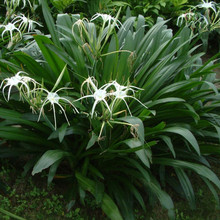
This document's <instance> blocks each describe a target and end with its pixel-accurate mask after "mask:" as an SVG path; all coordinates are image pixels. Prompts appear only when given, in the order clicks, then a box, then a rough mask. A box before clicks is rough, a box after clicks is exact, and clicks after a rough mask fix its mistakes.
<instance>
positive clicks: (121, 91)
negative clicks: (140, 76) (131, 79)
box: [110, 81, 147, 116]
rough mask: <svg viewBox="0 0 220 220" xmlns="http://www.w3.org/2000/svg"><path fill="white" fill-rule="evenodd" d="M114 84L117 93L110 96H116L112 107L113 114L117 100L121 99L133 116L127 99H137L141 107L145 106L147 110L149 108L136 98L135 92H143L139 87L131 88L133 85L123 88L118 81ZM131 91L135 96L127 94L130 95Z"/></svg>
mask: <svg viewBox="0 0 220 220" xmlns="http://www.w3.org/2000/svg"><path fill="white" fill-rule="evenodd" d="M112 84H113V85H114V87H115V91H114V92H111V93H110V95H113V96H115V99H114V100H113V103H112V105H111V112H112V111H113V107H114V105H115V102H116V100H117V99H121V100H123V101H124V103H125V105H126V107H127V109H128V111H129V114H130V115H131V116H132V114H131V110H130V108H129V106H128V104H127V102H126V100H125V98H132V99H135V100H136V101H138V102H139V103H140V104H141V105H143V106H144V107H145V108H147V106H146V105H144V104H143V103H142V102H141V101H140V100H138V99H137V98H135V97H134V94H135V92H136V91H135V90H142V89H140V88H138V87H135V86H131V85H128V86H122V85H120V84H119V83H117V82H116V81H114V82H113V83H112ZM129 91H130V92H132V93H133V96H131V95H127V93H128V92H129Z"/></svg>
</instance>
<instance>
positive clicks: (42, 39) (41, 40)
mask: <svg viewBox="0 0 220 220" xmlns="http://www.w3.org/2000/svg"><path fill="white" fill-rule="evenodd" d="M34 39H35V40H36V42H37V44H38V46H39V47H40V49H41V52H42V54H43V56H44V58H45V60H46V61H47V62H48V64H49V66H50V68H51V70H52V72H51V73H49V74H50V77H51V79H53V80H57V79H58V78H59V76H60V73H61V72H62V71H63V69H64V67H65V65H66V64H65V62H64V61H63V60H61V59H60V57H59V56H58V55H57V54H55V53H54V52H53V51H51V50H50V49H49V48H48V47H46V46H45V45H47V44H49V45H50V44H52V45H53V42H52V41H51V40H50V39H49V38H47V37H46V36H43V35H36V36H34ZM45 74H46V73H45ZM69 81H70V77H69V73H68V71H67V69H65V71H64V73H63V81H62V82H65V83H66V82H69Z"/></svg>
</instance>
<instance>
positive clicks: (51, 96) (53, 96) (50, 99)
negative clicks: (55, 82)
mask: <svg viewBox="0 0 220 220" xmlns="http://www.w3.org/2000/svg"><path fill="white" fill-rule="evenodd" d="M63 89H70V88H65V87H64V88H60V89H58V90H57V91H55V92H49V91H48V90H46V89H43V88H39V90H43V91H45V92H46V93H47V97H46V98H45V100H44V101H43V104H42V106H41V108H40V113H39V117H38V121H39V120H40V118H41V114H42V112H43V109H44V106H45V105H47V104H49V103H50V104H51V106H52V109H53V117H54V127H55V130H56V129H57V120H56V111H55V104H56V105H58V106H59V107H60V109H61V111H62V112H63V114H64V116H65V118H66V121H67V123H68V125H70V123H69V120H68V118H67V115H66V112H65V110H64V108H63V106H62V105H61V104H60V100H63V101H65V102H67V103H69V104H70V105H71V106H72V107H73V111H74V112H77V113H79V112H78V110H77V108H76V107H75V106H74V105H73V104H72V103H71V102H70V101H69V100H68V99H67V98H64V97H61V96H59V95H58V94H57V93H58V92H59V91H60V90H63Z"/></svg>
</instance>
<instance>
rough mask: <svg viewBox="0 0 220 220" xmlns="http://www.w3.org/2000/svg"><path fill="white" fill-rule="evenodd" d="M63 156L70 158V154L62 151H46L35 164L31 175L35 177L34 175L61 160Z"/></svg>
mask: <svg viewBox="0 0 220 220" xmlns="http://www.w3.org/2000/svg"><path fill="white" fill-rule="evenodd" d="M65 156H70V154H69V153H67V152H65V151H62V150H48V151H46V152H45V153H44V154H43V155H42V157H41V158H40V159H39V160H38V161H37V163H36V164H35V166H34V168H33V171H32V175H35V174H36V173H40V172H41V171H42V170H44V169H46V168H48V167H49V166H51V165H53V164H54V163H55V162H57V161H59V160H61V159H63V158H64V157H65Z"/></svg>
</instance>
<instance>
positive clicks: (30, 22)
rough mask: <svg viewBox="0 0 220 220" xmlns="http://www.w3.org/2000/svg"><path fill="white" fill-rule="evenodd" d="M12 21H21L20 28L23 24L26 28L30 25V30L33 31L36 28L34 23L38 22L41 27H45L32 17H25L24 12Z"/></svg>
mask: <svg viewBox="0 0 220 220" xmlns="http://www.w3.org/2000/svg"><path fill="white" fill-rule="evenodd" d="M12 22H14V23H13V24H14V25H15V24H17V23H18V22H21V23H20V24H19V27H18V28H19V29H21V27H22V25H23V26H24V27H25V28H26V27H27V26H28V32H30V31H33V30H34V24H37V25H39V26H41V27H43V26H42V25H41V24H39V23H38V22H36V21H34V20H31V19H30V18H27V17H25V15H24V14H21V16H20V15H19V16H16V17H15V18H14V19H13V20H12Z"/></svg>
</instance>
